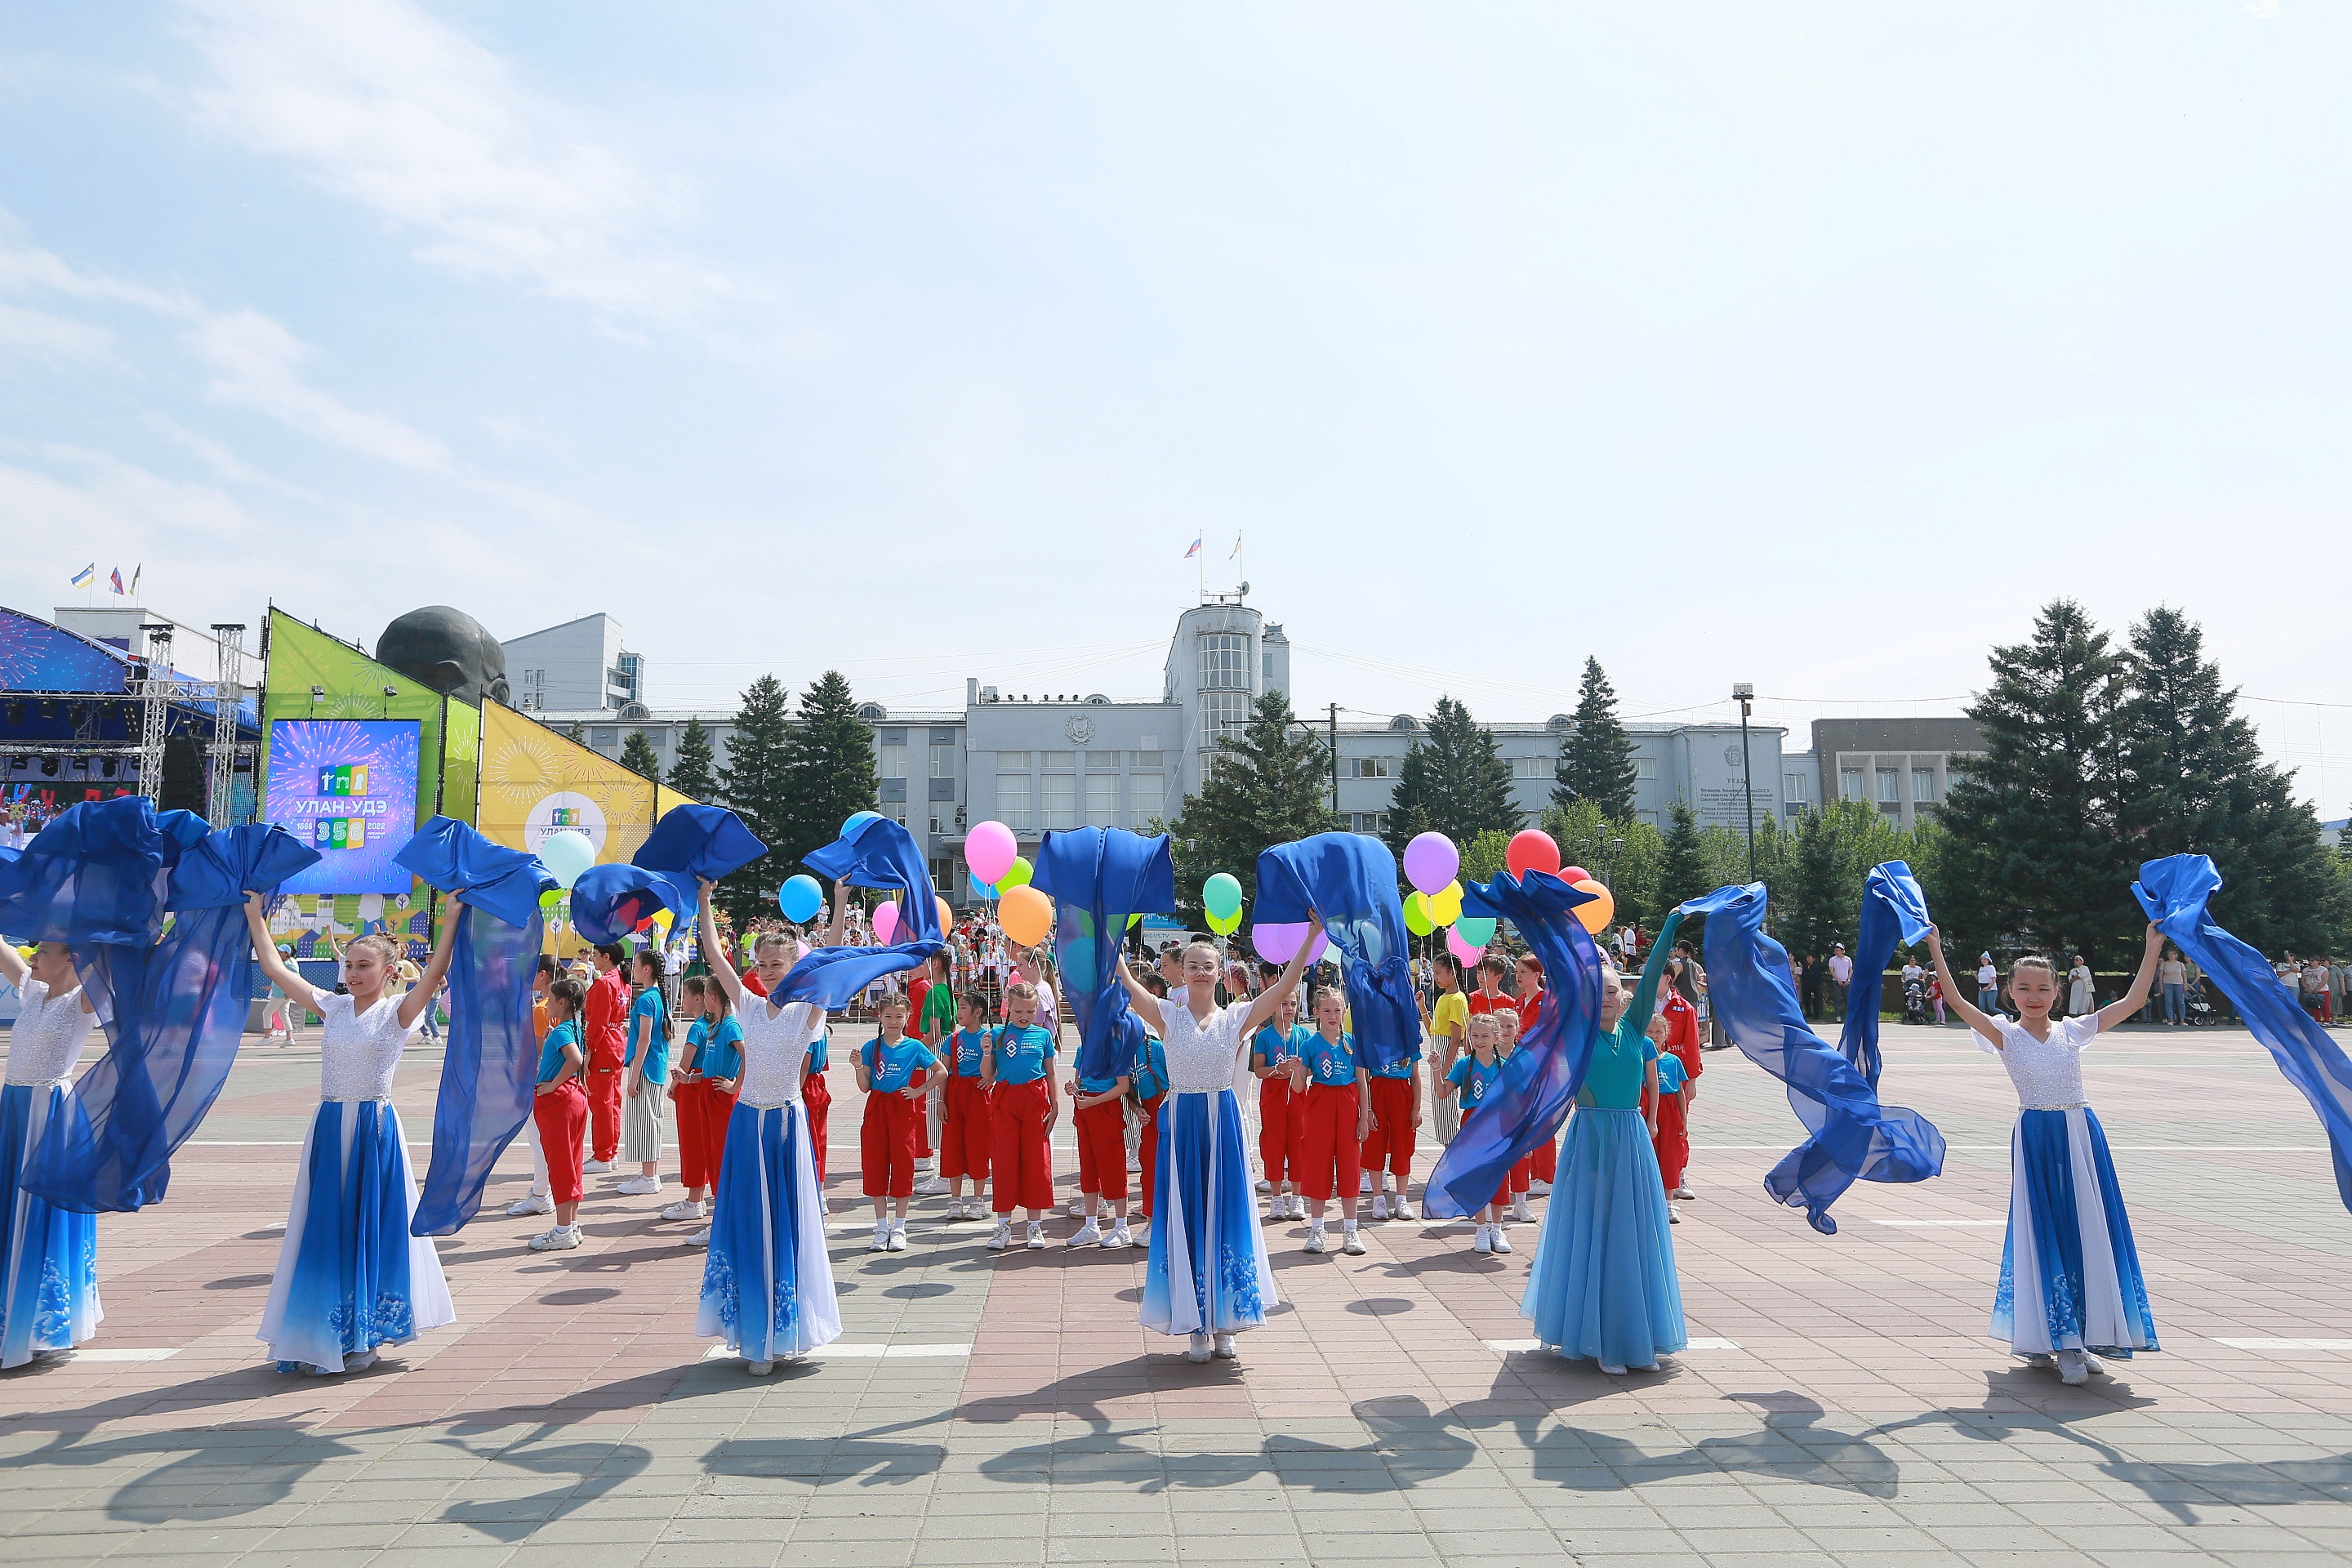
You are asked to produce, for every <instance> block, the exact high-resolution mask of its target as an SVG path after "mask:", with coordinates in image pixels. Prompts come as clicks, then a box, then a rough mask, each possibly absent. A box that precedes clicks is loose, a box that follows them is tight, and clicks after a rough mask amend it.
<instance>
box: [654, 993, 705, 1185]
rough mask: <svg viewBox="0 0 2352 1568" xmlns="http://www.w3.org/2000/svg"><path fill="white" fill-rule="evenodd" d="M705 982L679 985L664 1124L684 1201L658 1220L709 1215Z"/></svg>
mask: <svg viewBox="0 0 2352 1568" xmlns="http://www.w3.org/2000/svg"><path fill="white" fill-rule="evenodd" d="M706 984H707V983H706V982H705V981H704V979H703V977H702V976H701V975H699V974H695V975H689V976H688V977H687V978H686V979H685V980H683V981H681V982H679V984H678V988H677V1016H678V1017H679V1018H680V1019H681V1020H683V1021H684V1022H685V1024H686V1037H685V1039H684V1041H683V1043H682V1044H681V1046H680V1047H679V1051H678V1058H677V1066H676V1067H675V1068H672V1069H671V1071H670V1075H669V1086H668V1092H669V1109H670V1120H671V1121H673V1122H674V1123H675V1124H676V1125H677V1176H678V1180H679V1182H680V1183H682V1184H684V1185H685V1187H686V1196H684V1197H682V1198H680V1199H678V1200H677V1202H676V1203H674V1204H672V1205H669V1206H668V1207H667V1208H665V1209H663V1210H662V1211H661V1215H660V1216H659V1217H661V1218H663V1219H707V1218H709V1215H710V1208H709V1196H710V1181H711V1177H710V1172H709V1170H707V1169H705V1168H704V1166H703V1142H704V1138H703V1123H704V1122H705V1121H708V1120H709V1109H708V1108H709V1099H708V1098H707V1097H706V1096H705V1095H704V1093H703V1092H702V1047H703V1046H704V1045H705V1044H707V1043H708V1042H709V1038H710V1025H709V1020H708V1019H707V1018H705V1016H704V1014H705V1013H706V1012H707V1011H708V1008H707V1007H706V1005H705V1004H704V1002H703V992H704V990H705V987H706Z"/></svg>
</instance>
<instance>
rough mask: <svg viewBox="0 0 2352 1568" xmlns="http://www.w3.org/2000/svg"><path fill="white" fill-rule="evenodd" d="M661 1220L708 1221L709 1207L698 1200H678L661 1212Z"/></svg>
mask: <svg viewBox="0 0 2352 1568" xmlns="http://www.w3.org/2000/svg"><path fill="white" fill-rule="evenodd" d="M660 1217H661V1218H663V1219H709V1217H710V1205H709V1204H708V1203H706V1202H704V1201H703V1200H702V1199H700V1198H680V1199H678V1200H677V1202H676V1203H674V1204H672V1205H669V1207H667V1208H666V1209H664V1210H662V1212H661V1215H660Z"/></svg>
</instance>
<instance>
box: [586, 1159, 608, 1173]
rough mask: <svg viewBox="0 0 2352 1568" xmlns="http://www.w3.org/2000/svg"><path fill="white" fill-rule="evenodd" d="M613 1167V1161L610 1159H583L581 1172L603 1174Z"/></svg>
mask: <svg viewBox="0 0 2352 1568" xmlns="http://www.w3.org/2000/svg"><path fill="white" fill-rule="evenodd" d="M612 1168H613V1162H612V1161H610V1160H583V1161H581V1162H580V1172H581V1173H582V1174H583V1175H588V1176H601V1175H603V1174H604V1173H605V1172H607V1171H609V1170H611V1169H612Z"/></svg>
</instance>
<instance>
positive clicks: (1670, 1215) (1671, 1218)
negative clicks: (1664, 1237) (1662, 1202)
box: [1666, 1208, 1683, 1225]
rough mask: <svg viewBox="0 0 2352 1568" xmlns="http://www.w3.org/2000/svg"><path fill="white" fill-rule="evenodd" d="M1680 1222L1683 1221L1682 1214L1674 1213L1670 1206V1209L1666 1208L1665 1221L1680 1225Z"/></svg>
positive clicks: (1669, 1223)
mask: <svg viewBox="0 0 2352 1568" xmlns="http://www.w3.org/2000/svg"><path fill="white" fill-rule="evenodd" d="M1682 1222H1683V1216H1682V1215H1678V1214H1676V1213H1675V1211H1674V1210H1673V1209H1671V1208H1670V1209H1668V1210H1667V1211H1666V1223H1667V1224H1668V1225H1680V1224H1682Z"/></svg>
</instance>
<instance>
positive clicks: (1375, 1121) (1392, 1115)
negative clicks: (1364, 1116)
mask: <svg viewBox="0 0 2352 1568" xmlns="http://www.w3.org/2000/svg"><path fill="white" fill-rule="evenodd" d="M1412 1140H1413V1125H1412V1079H1409V1078H1375V1079H1372V1131H1371V1136H1370V1137H1369V1138H1366V1139H1365V1140H1364V1148H1363V1167H1364V1169H1365V1170H1367V1171H1379V1170H1381V1169H1382V1168H1383V1167H1385V1168H1386V1169H1387V1170H1388V1171H1389V1172H1391V1173H1392V1174H1393V1175H1395V1177H1396V1181H1397V1191H1399V1192H1402V1191H1404V1184H1405V1178H1406V1177H1408V1176H1410V1175H1412Z"/></svg>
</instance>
